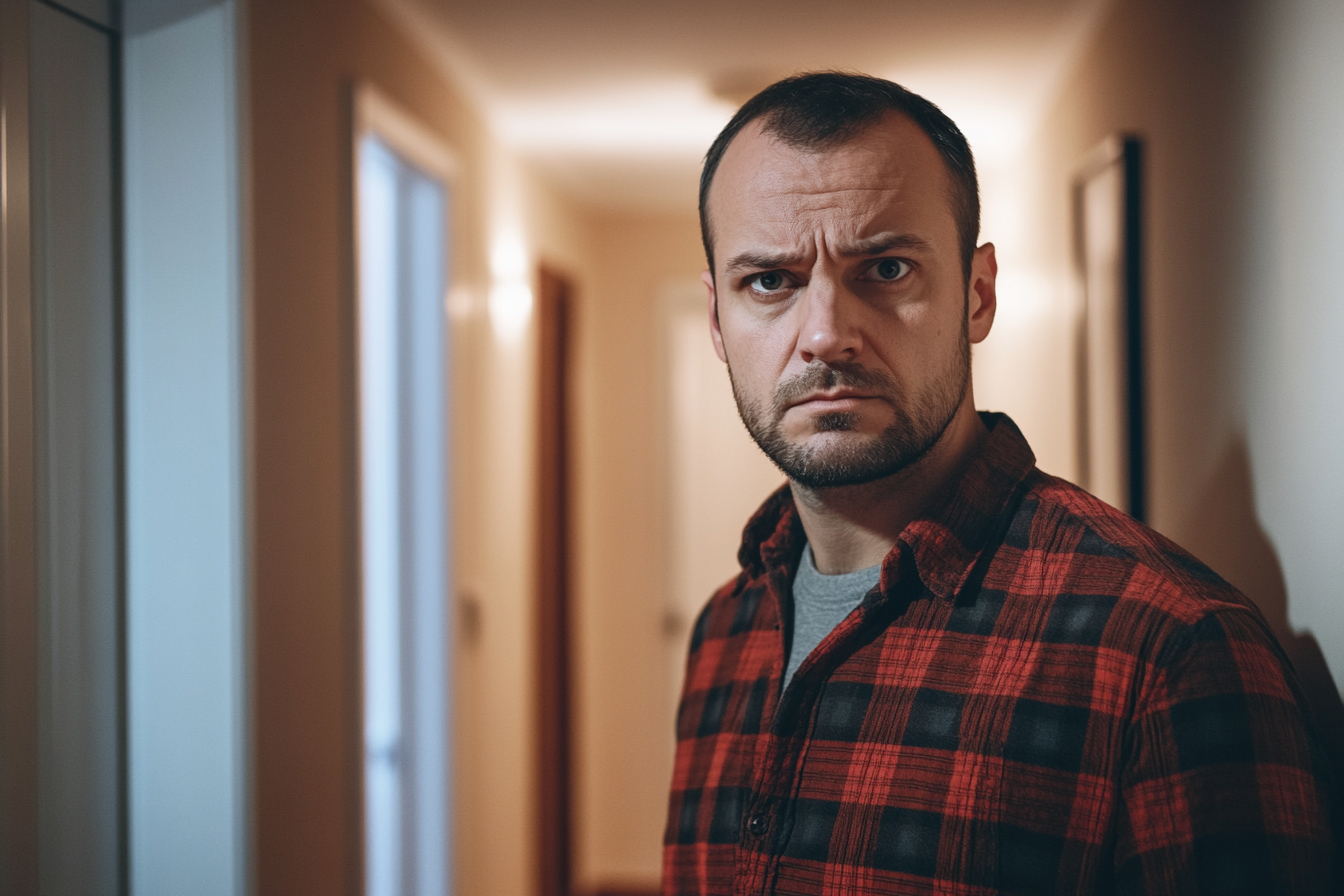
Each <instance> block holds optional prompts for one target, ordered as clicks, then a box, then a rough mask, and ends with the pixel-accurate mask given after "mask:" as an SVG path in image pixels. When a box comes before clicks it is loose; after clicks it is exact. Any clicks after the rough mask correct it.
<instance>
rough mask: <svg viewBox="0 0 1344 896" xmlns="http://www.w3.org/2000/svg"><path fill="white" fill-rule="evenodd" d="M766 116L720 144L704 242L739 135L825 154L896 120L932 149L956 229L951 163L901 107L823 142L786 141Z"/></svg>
mask: <svg viewBox="0 0 1344 896" xmlns="http://www.w3.org/2000/svg"><path fill="white" fill-rule="evenodd" d="M770 119H771V114H770V113H766V114H764V115H760V116H758V117H757V118H753V119H752V120H751V121H749V122H747V123H745V124H744V125H743V126H742V129H741V130H740V131H738V132H737V133H736V134H734V135H733V137H732V139H731V140H729V141H728V145H727V146H725V147H724V149H723V154H722V155H721V156H720V158H719V163H718V164H717V165H715V167H714V172H713V175H712V176H711V177H710V181H709V187H708V189H707V190H706V192H705V208H704V215H703V221H704V227H705V231H706V233H705V236H706V237H707V241H708V242H709V243H710V244H711V245H712V244H713V241H714V222H713V214H712V212H713V208H712V200H713V197H714V185H715V184H716V183H718V180H719V172H720V171H721V170H722V169H723V162H724V161H726V160H727V158H728V156H729V154H730V153H731V152H732V151H733V147H734V146H736V145H738V143H739V141H741V140H742V139H743V138H748V139H750V138H753V137H764V138H765V139H767V140H769V141H771V142H772V143H775V144H776V145H778V146H781V147H784V148H787V149H791V150H793V151H795V152H798V153H802V154H805V155H826V154H828V153H834V152H839V151H840V150H842V149H844V148H845V147H847V146H852V145H853V144H854V143H857V142H858V141H859V140H861V139H863V138H864V137H865V136H867V135H868V134H870V133H872V132H873V131H875V130H877V129H878V128H881V127H883V126H884V125H889V124H895V123H897V122H903V123H904V124H906V125H908V126H910V127H911V128H913V129H914V131H915V133H916V134H918V139H922V140H923V141H924V142H925V144H926V145H927V146H928V148H929V149H930V150H932V151H933V155H934V157H935V158H936V160H937V163H938V168H939V170H940V171H941V172H942V176H943V186H944V189H945V191H946V193H947V197H946V198H947V208H948V212H949V213H950V215H951V216H952V223H953V226H954V228H955V229H957V230H958V231H960V226H959V222H958V214H957V205H958V203H959V201H960V196H959V192H960V191H959V188H958V184H957V178H956V175H955V173H954V172H953V170H952V166H951V165H950V164H949V163H948V161H947V159H946V158H945V157H944V156H943V154H942V152H940V151H939V150H938V146H937V144H936V143H934V140H933V138H932V137H931V136H930V135H929V133H928V132H927V131H926V130H925V129H924V128H923V127H921V126H920V124H919V122H918V121H916V120H915V119H914V117H913V116H911V115H909V114H907V113H906V112H904V111H903V110H901V109H897V108H888V109H883V110H881V111H880V112H878V113H877V114H876V115H874V116H873V117H871V118H870V119H868V120H867V121H864V122H861V123H859V124H858V125H857V126H856V127H853V128H851V129H848V130H847V131H846V132H845V133H844V135H843V137H842V138H839V139H834V138H833V139H828V140H823V141H794V140H789V139H787V138H786V137H785V136H784V135H782V134H780V133H779V132H778V131H777V130H775V129H774V128H773V127H772V126H771V123H770ZM711 257H712V256H711ZM715 267H716V265H715V264H713V263H711V264H710V266H709V268H710V269H709V275H710V276H711V277H714V276H716V273H715V270H714V268H715Z"/></svg>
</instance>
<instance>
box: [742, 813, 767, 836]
mask: <svg viewBox="0 0 1344 896" xmlns="http://www.w3.org/2000/svg"><path fill="white" fill-rule="evenodd" d="M769 827H770V820H769V819H768V818H766V817H765V816H764V815H761V814H759V813H758V814H756V815H753V816H751V818H748V819H747V833H748V834H751V836H753V837H759V836H761V835H762V834H764V833H765V832H766V829H768V828H769Z"/></svg>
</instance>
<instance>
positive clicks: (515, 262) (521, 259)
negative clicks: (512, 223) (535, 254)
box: [490, 233, 527, 281]
mask: <svg viewBox="0 0 1344 896" xmlns="http://www.w3.org/2000/svg"><path fill="white" fill-rule="evenodd" d="M490 273H491V274H492V275H494V278H495V279H496V280H509V281H513V280H522V279H524V278H526V277H527V249H526V247H524V246H523V240H522V238H521V237H519V236H518V235H517V234H514V233H509V234H504V235H502V236H499V237H497V238H496V239H495V242H494V245H492V246H491V247H490Z"/></svg>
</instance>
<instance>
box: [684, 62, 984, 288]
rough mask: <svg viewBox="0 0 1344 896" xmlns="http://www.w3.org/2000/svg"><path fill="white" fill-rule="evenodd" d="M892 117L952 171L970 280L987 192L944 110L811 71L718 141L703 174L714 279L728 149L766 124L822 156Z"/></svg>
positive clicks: (769, 92)
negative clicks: (720, 178) (922, 137)
mask: <svg viewBox="0 0 1344 896" xmlns="http://www.w3.org/2000/svg"><path fill="white" fill-rule="evenodd" d="M887 112H899V113H901V114H902V115H904V116H906V117H907V118H909V119H910V120H911V121H913V122H914V123H915V124H916V125H918V126H919V129H920V130H922V131H923V132H924V133H925V134H927V135H928V136H929V139H930V140H932V141H933V145H934V147H936V148H937V150H938V154H939V155H941V156H942V157H943V162H944V163H945V164H946V165H947V171H948V174H949V175H950V180H951V184H952V195H951V197H950V201H951V203H952V214H953V217H954V218H956V222H957V236H958V239H959V242H960V244H961V245H960V248H961V264H962V268H963V272H964V275H965V276H967V277H969V276H970V273H971V256H972V255H973V254H974V252H975V241H976V239H977V238H978V237H979V235H980V187H979V184H978V182H977V181H976V177H975V159H974V158H973V157H972V155H971V147H970V144H968V143H967V142H966V138H965V137H964V136H963V135H962V133H961V131H960V130H959V129H958V128H957V126H956V124H954V123H953V121H952V119H950V118H948V117H947V115H945V114H944V113H943V110H942V109H939V108H938V107H937V106H935V105H934V104H933V103H931V102H929V101H928V100H926V99H924V97H922V96H920V95H919V94H917V93H912V92H911V91H909V90H906V89H905V88H904V87H902V86H901V85H899V84H895V83H893V82H891V81H884V80H882V79H881V78H874V77H871V76H869V75H860V74H854V73H852V72H837V71H826V72H805V73H803V74H798V75H794V76H792V77H790V78H785V79H784V80H782V81H776V82H775V83H774V84H771V85H770V86H769V87H767V88H765V89H764V90H762V91H761V92H760V93H758V94H756V95H755V96H754V97H752V98H751V99H749V100H747V102H746V104H745V105H743V106H742V108H741V109H738V110H737V114H736V115H734V116H733V118H732V120H731V121H729V122H728V124H727V125H725V126H724V129H723V130H722V131H720V132H719V136H718V137H716V138H715V139H714V143H713V144H712V145H711V146H710V147H709V152H708V153H706V154H705V165H704V168H703V169H702V170H701V172H700V237H701V239H702V240H704V243H705V258H706V259H707V260H708V261H709V269H710V274H711V275H712V274H713V272H714V246H713V243H712V240H711V237H710V231H709V208H708V203H709V187H710V185H711V184H712V183H713V182H714V173H715V172H716V171H718V169H719V162H721V161H723V154H724V152H725V151H727V149H728V144H730V143H732V142H733V138H734V137H736V136H737V135H738V133H739V132H740V131H741V130H742V129H743V128H744V127H746V126H747V125H748V124H750V123H751V122H753V121H756V120H758V119H760V120H761V121H762V128H763V129H764V131H765V133H767V134H770V135H771V136H774V137H778V138H779V139H780V140H782V141H784V143H785V144H787V145H789V146H792V147H797V148H800V149H806V150H813V151H821V150H826V149H831V148H833V147H837V146H841V145H842V144H844V143H846V142H847V141H849V140H851V139H853V138H854V137H857V136H858V135H859V133H860V132H862V131H863V130H864V129H865V128H867V127H869V126H871V125H873V124H876V123H877V121H878V120H879V119H880V118H881V117H882V116H883V115H884V114H886V113H887Z"/></svg>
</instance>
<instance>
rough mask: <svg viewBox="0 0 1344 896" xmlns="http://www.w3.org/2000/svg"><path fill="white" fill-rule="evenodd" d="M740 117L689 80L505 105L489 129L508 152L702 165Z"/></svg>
mask: <svg viewBox="0 0 1344 896" xmlns="http://www.w3.org/2000/svg"><path fill="white" fill-rule="evenodd" d="M734 111H735V109H734V108H733V106H732V105H731V104H729V103H726V102H724V101H722V100H719V99H716V98H714V97H713V96H711V95H710V94H709V92H708V90H706V89H705V87H704V85H703V84H701V83H700V82H699V81H696V80H689V81H671V82H653V83H640V84H636V85H625V86H622V87H616V88H604V89H600V90H593V91H590V92H587V93H571V94H569V95H566V96H563V97H558V98H557V97H547V98H546V99H545V100H539V101H535V102H527V101H515V102H508V103H500V104H499V105H498V106H497V107H496V108H495V110H494V112H493V114H492V115H491V123H492V125H493V126H494V128H495V129H496V130H497V131H498V133H499V135H500V137H501V139H502V140H503V141H504V142H505V143H506V144H508V145H509V146H511V147H514V148H516V149H519V150H522V151H524V152H528V151H544V152H560V153H564V152H571V153H572V152H580V153H590V154H595V155H600V156H621V157H627V158H628V157H629V156H631V155H636V156H638V155H644V156H660V157H666V156H681V155H687V154H689V155H690V156H692V157H694V158H699V157H700V156H701V155H703V154H704V152H705V149H706V148H707V147H708V146H709V144H710V143H712V142H713V140H714V137H715V135H716V134H718V132H719V130H720V129H721V128H722V127H723V126H724V125H725V124H727V123H728V119H729V118H731V117H732V115H733V112H734Z"/></svg>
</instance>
